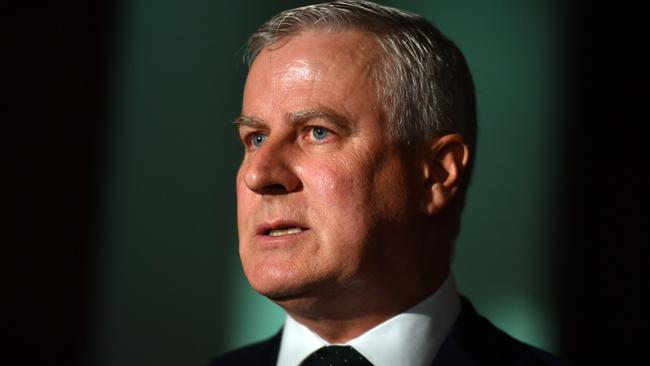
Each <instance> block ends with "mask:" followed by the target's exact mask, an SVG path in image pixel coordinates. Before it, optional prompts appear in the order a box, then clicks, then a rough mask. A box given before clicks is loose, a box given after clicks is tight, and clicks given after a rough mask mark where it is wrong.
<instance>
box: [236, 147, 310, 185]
mask: <svg viewBox="0 0 650 366" xmlns="http://www.w3.org/2000/svg"><path fill="white" fill-rule="evenodd" d="M269 140H270V139H269ZM243 168H244V183H245V184H246V187H248V189H250V190H251V191H253V192H256V193H258V194H267V195H272V194H286V193H290V192H294V191H296V190H298V189H299V188H300V186H301V181H300V178H299V177H298V176H297V175H296V172H295V167H294V164H293V163H292V156H291V152H290V151H289V148H288V146H286V145H284V144H283V143H282V142H277V143H276V142H272V141H268V140H267V141H266V142H265V143H264V145H263V146H262V147H260V149H259V150H257V151H255V152H254V154H253V156H251V158H250V160H249V161H248V162H247V163H246V164H245V166H244V167H243Z"/></svg>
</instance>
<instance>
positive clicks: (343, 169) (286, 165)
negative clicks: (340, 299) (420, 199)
mask: <svg viewBox="0 0 650 366" xmlns="http://www.w3.org/2000/svg"><path fill="white" fill-rule="evenodd" d="M375 52H376V46H375V44H374V43H373V41H371V40H370V39H369V38H367V37H365V36H363V35H360V34H358V33H355V32H342V33H335V34H324V33H311V32H307V33H301V34H300V35H298V36H294V37H290V38H288V39H284V40H282V41H280V42H278V44H275V45H273V46H271V47H270V50H269V49H265V50H263V51H262V52H261V53H260V54H259V55H258V56H257V58H256V59H255V62H254V63H253V65H252V68H251V70H250V73H249V75H248V79H247V81H246V87H245V90H244V99H243V107H242V117H241V118H240V119H239V134H240V137H241V140H242V142H243V143H244V146H245V155H244V158H243V161H242V164H241V167H240V169H239V172H238V174H237V206H238V228H239V252H240V256H241V260H242V264H243V268H244V272H245V274H246V276H247V278H248V280H249V282H250V283H251V285H252V286H253V288H255V289H256V290H257V291H258V292H260V293H261V294H263V295H266V296H269V297H271V298H275V299H287V298H289V299H291V298H301V297H310V296H312V295H313V294H322V293H324V292H327V290H328V289H329V290H330V293H333V292H337V291H345V289H359V288H364V287H368V286H373V285H375V286H376V285H378V284H380V282H382V281H385V280H386V279H385V277H386V276H387V275H388V274H393V273H394V272H395V271H396V269H395V268H394V267H395V266H396V263H404V262H405V261H407V260H408V259H409V256H411V255H412V253H410V252H409V251H410V250H411V249H409V248H406V247H407V246H406V245H405V244H404V241H403V240H406V237H407V236H409V225H410V224H409V223H410V222H411V221H410V220H412V219H413V217H412V215H413V212H414V211H417V208H415V209H414V207H415V206H414V203H413V201H414V199H413V197H412V196H414V195H413V194H409V192H413V189H412V187H413V182H412V179H409V177H411V176H412V175H413V174H412V171H413V170H412V169H411V168H410V166H409V165H408V164H407V163H406V159H405V156H404V153H403V152H402V151H401V150H400V149H399V148H398V145H397V144H395V143H394V142H391V140H390V138H389V133H388V128H387V126H386V123H385V121H384V118H383V112H382V105H381V103H380V102H379V101H378V99H377V95H376V88H375V85H374V83H373V78H372V72H373V65H372V61H373V57H374V55H375ZM411 165H413V164H411ZM384 283H385V282H384Z"/></svg>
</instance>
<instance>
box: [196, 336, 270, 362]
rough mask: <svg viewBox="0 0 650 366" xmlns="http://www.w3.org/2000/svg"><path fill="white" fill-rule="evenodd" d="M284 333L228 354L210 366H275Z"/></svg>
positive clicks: (214, 360)
mask: <svg viewBox="0 0 650 366" xmlns="http://www.w3.org/2000/svg"><path fill="white" fill-rule="evenodd" d="M281 336H282V331H279V332H278V333H277V334H276V335H274V336H273V337H271V338H269V339H267V340H264V341H261V342H257V343H253V344H250V345H248V346H245V347H242V348H238V349H235V350H232V351H229V352H226V353H224V354H222V355H220V356H219V357H217V358H215V359H213V360H212V361H211V362H210V363H209V364H208V366H229V365H269V366H272V365H275V362H276V361H277V358H278V351H279V349H280V339H281Z"/></svg>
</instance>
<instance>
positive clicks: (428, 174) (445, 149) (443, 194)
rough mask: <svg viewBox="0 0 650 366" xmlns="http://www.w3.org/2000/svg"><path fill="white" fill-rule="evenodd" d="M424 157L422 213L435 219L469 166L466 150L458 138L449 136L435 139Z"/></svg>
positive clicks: (457, 189) (453, 193)
mask: <svg viewBox="0 0 650 366" xmlns="http://www.w3.org/2000/svg"><path fill="white" fill-rule="evenodd" d="M425 155H426V156H425V160H424V165H423V177H424V187H423V188H424V194H423V195H422V197H423V198H422V203H421V210H422V212H423V213H425V214H427V215H435V214H437V213H439V212H440V211H442V210H443V209H444V208H445V207H447V206H448V205H449V203H450V202H451V201H452V199H453V198H454V196H456V194H457V193H458V191H459V189H460V185H461V183H462V179H461V178H462V176H463V173H464V172H465V169H466V168H467V163H468V162H469V148H468V147H467V144H466V143H465V140H464V139H463V137H462V136H461V135H458V134H449V135H444V136H440V137H438V138H436V139H435V140H434V141H433V142H432V143H431V145H430V146H429V149H428V150H426V151H425Z"/></svg>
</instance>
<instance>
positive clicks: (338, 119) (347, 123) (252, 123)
mask: <svg viewBox="0 0 650 366" xmlns="http://www.w3.org/2000/svg"><path fill="white" fill-rule="evenodd" d="M312 119H325V120H327V121H329V122H331V123H333V124H334V125H336V126H337V127H338V128H340V129H342V130H344V131H346V132H348V133H350V132H353V131H354V130H356V123H354V122H353V121H351V120H350V119H348V118H346V117H345V116H343V115H342V114H340V113H338V112H336V111H334V110H333V109H331V108H327V107H318V108H308V109H303V110H300V111H296V112H289V113H287V114H286V115H285V120H287V121H289V123H291V124H295V125H299V124H303V123H306V122H308V121H310V120H312ZM232 124H233V125H234V126H236V127H237V128H240V127H242V126H246V127H251V128H266V129H268V123H267V122H266V121H264V120H262V119H259V118H255V117H252V116H247V115H245V114H242V115H240V116H239V117H237V118H236V119H235V120H234V121H233V122H232Z"/></svg>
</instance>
